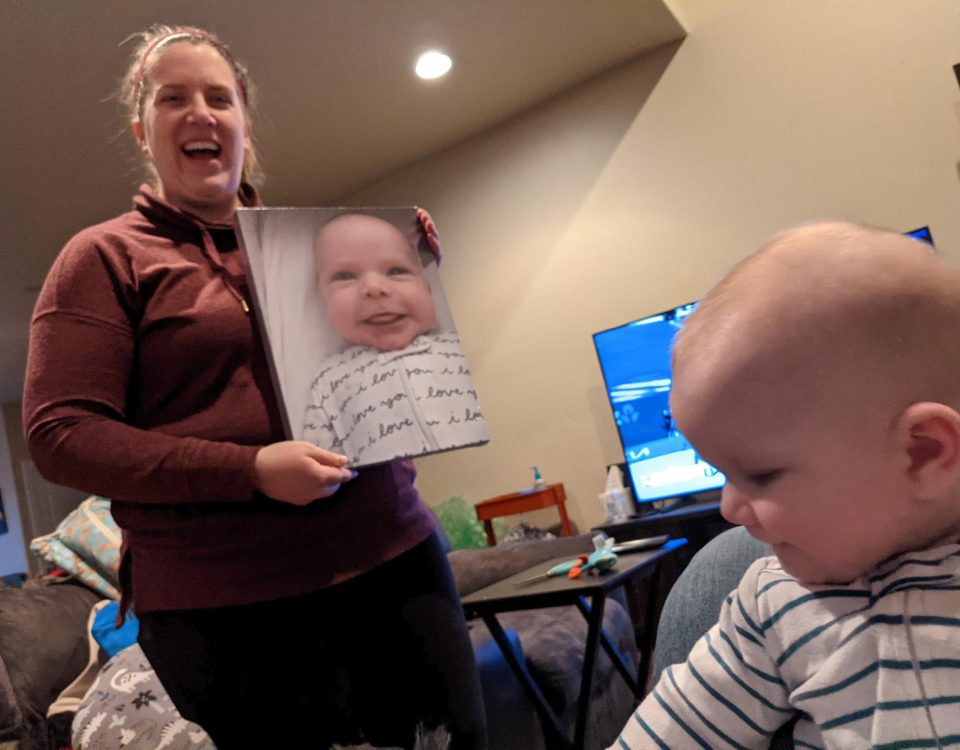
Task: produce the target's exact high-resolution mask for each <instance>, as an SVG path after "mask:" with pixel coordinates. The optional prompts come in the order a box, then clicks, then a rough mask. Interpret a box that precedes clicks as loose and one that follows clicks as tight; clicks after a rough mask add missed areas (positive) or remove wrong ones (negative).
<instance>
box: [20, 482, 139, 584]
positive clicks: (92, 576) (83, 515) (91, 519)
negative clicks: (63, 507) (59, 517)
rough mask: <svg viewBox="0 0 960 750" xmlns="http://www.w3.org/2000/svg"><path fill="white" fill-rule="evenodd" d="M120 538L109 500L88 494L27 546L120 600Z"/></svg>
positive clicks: (86, 582)
mask: <svg viewBox="0 0 960 750" xmlns="http://www.w3.org/2000/svg"><path fill="white" fill-rule="evenodd" d="M120 541H121V533H120V529H119V527H118V526H117V524H116V522H115V521H114V520H113V516H111V515H110V501H109V500H106V499H104V498H102V497H88V498H87V499H86V500H84V501H83V502H82V503H80V505H79V506H77V508H76V510H74V511H72V512H71V513H70V514H68V515H67V517H66V518H64V519H63V521H61V522H60V525H59V526H57V528H56V529H55V530H54V531H52V532H51V533H49V534H45V535H44V536H39V537H37V538H36V539H34V540H33V541H32V542H30V549H31V550H32V551H33V552H35V553H36V554H37V555H39V556H40V557H42V558H43V559H44V560H46V561H47V562H49V563H52V564H53V565H57V566H59V567H61V568H63V569H64V570H65V571H67V572H68V573H69V574H71V575H73V576H76V577H77V578H78V579H79V580H80V581H81V582H82V583H84V584H86V585H87V586H89V587H90V588H92V589H94V590H95V591H98V592H99V593H101V594H103V595H104V596H107V597H110V598H111V599H119V598H120V592H119V590H118V588H117V586H118V580H119V573H118V571H119V568H120Z"/></svg>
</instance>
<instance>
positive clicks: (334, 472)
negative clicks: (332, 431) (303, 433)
mask: <svg viewBox="0 0 960 750" xmlns="http://www.w3.org/2000/svg"><path fill="white" fill-rule="evenodd" d="M346 465H347V457H346V456H341V455H340V454H338V453H332V452H330V451H328V450H324V449H323V448H318V447H317V446H315V445H313V444H312V443H307V442H304V441H301V440H285V441H283V442H280V443H273V444H272V445H266V446H264V447H263V448H261V449H260V450H259V451H257V456H256V458H255V459H254V463H253V471H254V476H255V480H256V481H255V483H256V487H257V489H258V490H260V492H262V493H263V494H264V495H266V496H267V497H271V498H273V499H274V500H279V501H280V502H282V503H290V504H291V505H308V504H309V503H311V502H313V501H314V500H316V499H317V498H320V497H330V495H332V494H333V493H334V492H336V491H337V490H338V489H340V485H341V484H342V483H343V482H347V481H349V480H351V479H353V478H354V477H356V476H357V473H356V472H355V471H351V470H350V469H348V468H346Z"/></svg>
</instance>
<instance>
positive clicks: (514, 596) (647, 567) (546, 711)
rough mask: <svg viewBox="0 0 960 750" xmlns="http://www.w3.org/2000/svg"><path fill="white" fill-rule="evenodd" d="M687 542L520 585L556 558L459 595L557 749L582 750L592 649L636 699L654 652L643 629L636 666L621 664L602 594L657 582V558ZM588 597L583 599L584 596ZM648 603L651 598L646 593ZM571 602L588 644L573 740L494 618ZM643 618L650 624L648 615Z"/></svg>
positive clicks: (649, 632) (593, 660) (651, 633)
mask: <svg viewBox="0 0 960 750" xmlns="http://www.w3.org/2000/svg"><path fill="white" fill-rule="evenodd" d="M686 543H687V540H686V539H671V540H670V541H668V542H667V543H666V544H664V545H663V546H662V547H660V548H659V549H655V550H650V551H649V552H637V553H631V554H625V555H621V556H620V558H619V559H618V560H617V566H616V567H615V568H613V569H612V570H610V571H607V572H606V573H602V574H599V575H583V576H581V577H579V578H573V579H570V578H567V577H565V576H557V577H554V578H546V579H541V580H538V581H533V582H528V583H524V581H526V580H527V579H528V578H531V577H532V576H535V575H537V574H539V573H544V572H546V570H547V569H549V568H550V567H552V566H553V565H555V564H557V563H560V562H563V561H564V560H567V559H569V558H568V557H567V558H556V559H554V560H548V561H546V562H543V563H540V564H539V565H536V566H534V567H532V568H529V569H528V570H525V571H523V572H521V573H517V574H516V575H512V576H510V577H509V578H504V579H503V580H502V581H498V582H497V583H495V584H493V585H491V586H487V587H486V588H483V589H480V590H479V591H474V592H473V593H472V594H469V595H468V596H465V597H464V598H463V608H464V611H465V612H466V615H467V617H481V618H482V619H483V621H484V622H485V623H486V625H487V627H488V628H489V629H490V634H491V635H492V636H493V638H494V640H495V641H496V642H497V645H498V646H499V647H500V650H501V651H502V652H503V656H504V658H505V659H506V661H507V663H508V664H509V665H510V668H511V669H512V670H513V672H514V674H515V675H516V676H517V679H519V680H520V684H521V685H522V686H523V689H524V691H525V692H526V694H527V697H528V698H530V701H531V703H533V705H534V707H535V708H536V710H537V713H538V714H539V715H540V719H541V721H542V722H543V726H544V731H545V732H547V733H548V734H549V735H550V737H551V738H552V739H553V740H554V741H555V744H556V745H557V746H559V747H562V748H565V749H566V748H572V749H573V750H582V748H583V746H584V741H585V740H586V729H587V717H588V715H589V711H590V692H591V685H592V682H593V667H594V664H595V663H596V658H597V648H598V647H600V646H603V650H604V651H606V652H607V654H608V655H609V656H610V659H611V661H612V662H613V665H614V667H616V669H617V671H618V672H619V673H620V676H621V677H623V679H624V680H625V681H626V683H627V685H629V686H630V689H631V690H633V694H634V695H635V696H636V698H637V701H639V700H640V699H641V698H642V697H643V694H644V689H645V687H646V685H645V683H646V676H647V673H648V671H649V665H650V658H651V654H652V650H653V644H654V639H655V635H656V633H655V631H654V629H653V628H648V629H647V631H646V632H644V634H643V637H642V638H641V639H640V640H639V642H638V645H639V647H640V658H641V660H640V669H639V672H638V671H637V669H636V665H630V664H626V663H625V662H624V659H623V657H622V656H621V654H620V652H619V651H618V650H617V648H616V646H614V645H613V642H612V641H611V640H610V638H609V637H608V636H607V634H606V633H605V632H604V630H603V627H602V623H603V609H604V604H605V602H606V597H607V594H609V593H610V592H611V591H613V590H614V589H616V588H617V587H619V586H622V585H624V584H625V583H628V582H630V581H634V580H636V579H638V578H641V577H643V576H650V577H651V582H650V585H651V587H652V588H653V589H654V590H655V589H656V586H657V579H658V573H659V569H660V561H661V560H663V559H664V558H666V557H668V556H669V555H672V554H673V553H674V552H675V551H676V550H678V549H680V548H682V547H683V546H684V545H685V544H686ZM588 597H589V599H590V601H589V602H588V601H587V599H588ZM650 600H651V601H653V597H650ZM569 604H573V605H575V606H576V607H577V609H579V610H580V612H581V614H583V616H584V617H585V618H586V620H587V642H586V644H585V646H584V652H583V668H582V670H581V678H580V695H579V697H578V699H577V721H576V725H575V727H574V737H573V742H572V743H571V742H570V739H569V737H568V736H566V733H565V732H564V731H563V726H562V724H561V723H560V719H559V718H558V717H557V715H556V713H555V712H554V710H553V709H552V708H551V707H550V705H549V704H548V703H547V700H546V698H545V697H544V695H543V691H542V690H541V689H540V687H539V686H538V685H537V683H536V681H535V680H534V678H533V675H532V674H530V670H529V669H527V665H526V664H525V663H524V662H523V661H521V660H519V659H518V658H517V656H516V654H515V653H514V651H513V649H512V648H511V646H510V642H509V640H508V639H507V635H506V633H505V632H504V630H503V627H502V626H501V625H500V623H499V622H498V621H497V613H498V612H513V611H516V610H522V609H541V608H544V607H557V606H562V605H569ZM652 614H653V613H651V616H650V617H648V619H647V622H652V620H653V617H652Z"/></svg>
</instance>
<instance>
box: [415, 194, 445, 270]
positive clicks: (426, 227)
mask: <svg viewBox="0 0 960 750" xmlns="http://www.w3.org/2000/svg"><path fill="white" fill-rule="evenodd" d="M417 221H419V222H420V229H421V231H423V234H424V236H425V237H426V238H427V244H429V245H430V249H431V250H432V251H433V255H434V257H435V258H436V259H437V263H439V262H440V236H439V235H438V234H437V225H436V224H434V223H433V217H431V216H430V214H429V213H427V209H425V208H418V209H417Z"/></svg>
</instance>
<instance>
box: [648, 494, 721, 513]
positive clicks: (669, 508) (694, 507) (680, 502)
mask: <svg viewBox="0 0 960 750" xmlns="http://www.w3.org/2000/svg"><path fill="white" fill-rule="evenodd" d="M659 502H662V503H666V505H664V506H663V507H661V508H655V507H653V503H644V504H642V505H641V506H640V512H638V513H634V514H632V515H631V516H630V519H631V520H632V519H636V518H653V517H660V518H663V517H664V516H667V515H668V514H671V513H678V512H679V511H681V510H684V509H687V510H688V511H689V512H698V511H700V510H704V509H705V507H709V510H711V511H712V510H718V511H719V509H720V491H719V490H713V491H711V492H703V493H700V494H694V495H683V496H682V497H674V498H666V499H665V500H661V501H659Z"/></svg>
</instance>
